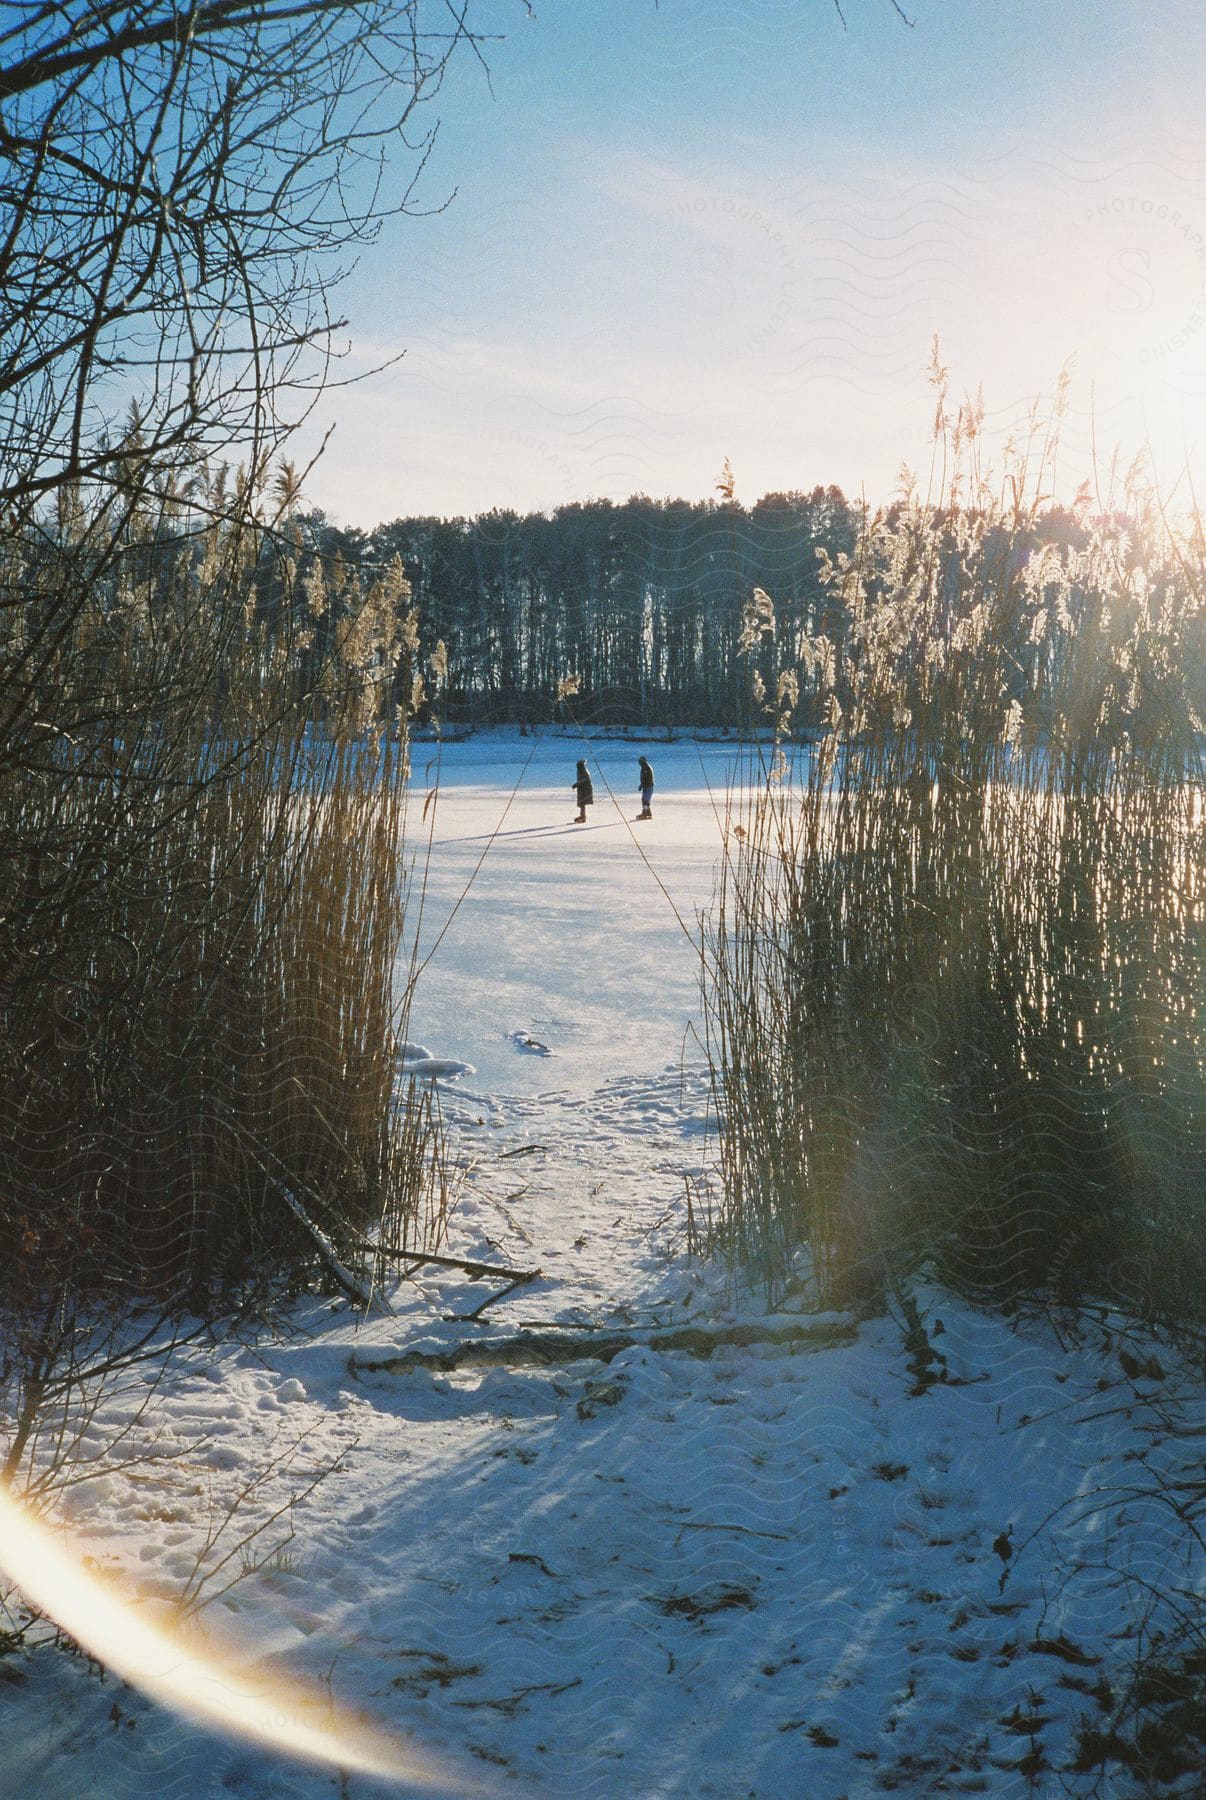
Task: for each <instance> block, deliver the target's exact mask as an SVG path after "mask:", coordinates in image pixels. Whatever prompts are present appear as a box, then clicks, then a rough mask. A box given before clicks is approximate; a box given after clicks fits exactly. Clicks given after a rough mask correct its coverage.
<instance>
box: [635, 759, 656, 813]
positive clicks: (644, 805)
mask: <svg viewBox="0 0 1206 1800" xmlns="http://www.w3.org/2000/svg"><path fill="white" fill-rule="evenodd" d="M637 761H638V763H639V765H640V789H641V810H640V812H639V813H638V814H637V818H638V819H651V818H652V817H653V768H652V765H651V764H650V762H649V759H648V757H646V756H641V757H638V758H637Z"/></svg>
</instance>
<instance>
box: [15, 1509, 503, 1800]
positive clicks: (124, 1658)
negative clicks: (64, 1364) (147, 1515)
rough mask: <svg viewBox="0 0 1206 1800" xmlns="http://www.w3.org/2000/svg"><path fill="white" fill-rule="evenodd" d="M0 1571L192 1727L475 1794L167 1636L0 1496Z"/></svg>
mask: <svg viewBox="0 0 1206 1800" xmlns="http://www.w3.org/2000/svg"><path fill="white" fill-rule="evenodd" d="M0 1567H2V1568H3V1569H4V1571H5V1573H6V1574H7V1575H8V1576H10V1577H11V1579H12V1580H13V1581H15V1582H16V1583H17V1585H18V1586H19V1587H20V1588H21V1590H22V1591H23V1593H24V1594H25V1596H26V1598H27V1599H28V1601H29V1603H30V1604H31V1605H32V1606H34V1607H36V1608H37V1609H38V1611H40V1612H42V1613H45V1614H46V1616H47V1617H48V1618H50V1619H53V1620H54V1622H55V1623H56V1624H57V1625H58V1626H60V1627H61V1629H62V1630H63V1631H65V1632H68V1633H69V1634H70V1635H71V1637H73V1638H74V1639H75V1640H76V1641H77V1643H79V1644H80V1645H81V1646H82V1647H83V1648H84V1649H85V1650H87V1651H88V1652H89V1654H90V1655H92V1656H94V1657H95V1658H96V1659H97V1660H98V1661H99V1662H102V1663H103V1664H104V1665H105V1666H106V1668H110V1669H112V1670H114V1671H115V1672H116V1673H117V1674H119V1675H120V1676H121V1677H122V1679H123V1680H125V1681H127V1682H129V1684H130V1685H131V1687H135V1688H137V1689H138V1690H139V1691H140V1692H141V1693H143V1694H145V1695H147V1696H148V1697H149V1698H151V1699H153V1700H156V1701H158V1702H160V1703H161V1704H162V1705H164V1706H166V1707H169V1708H171V1709H172V1710H173V1711H175V1712H178V1713H180V1714H182V1715H184V1716H185V1717H187V1718H190V1719H192V1720H194V1721H196V1722H198V1723H200V1724H203V1725H208V1726H211V1727H215V1728H217V1729H218V1730H221V1731H225V1732H233V1733H238V1734H239V1735H240V1736H242V1737H245V1738H249V1739H251V1740H253V1741H254V1742H256V1743H259V1744H261V1745H263V1746H264V1747H265V1748H266V1749H269V1750H276V1751H279V1752H283V1753H285V1754H288V1755H289V1756H292V1757H299V1758H302V1759H304V1760H306V1761H311V1762H318V1763H325V1764H328V1765H330V1766H332V1767H335V1768H339V1769H344V1770H347V1771H349V1772H353V1773H357V1774H364V1775H375V1776H381V1777H384V1778H386V1779H388V1780H392V1781H406V1782H407V1783H409V1784H411V1785H412V1786H413V1787H416V1788H418V1789H421V1790H422V1791H425V1792H428V1793H457V1794H465V1793H471V1792H482V1791H484V1790H483V1789H481V1788H480V1786H479V1787H477V1788H475V1787H474V1786H473V1785H472V1784H471V1783H467V1782H466V1780H465V1778H464V1777H463V1776H462V1775H461V1774H460V1773H458V1774H457V1775H456V1776H455V1777H453V1775H452V1774H451V1773H449V1772H447V1771H445V1770H442V1769H441V1768H439V1767H438V1766H437V1764H436V1763H435V1761H434V1759H431V1758H428V1757H424V1756H416V1755H415V1754H414V1753H413V1752H412V1751H410V1750H407V1749H404V1748H403V1747H402V1746H401V1745H400V1744H398V1743H397V1742H396V1741H395V1740H394V1739H392V1738H390V1737H389V1736H387V1735H386V1734H385V1733H384V1732H382V1731H380V1730H377V1729H374V1728H373V1727H371V1726H368V1725H366V1724H365V1723H364V1722H363V1721H362V1720H361V1719H359V1718H356V1717H353V1716H351V1715H350V1714H347V1713H343V1712H341V1710H340V1709H339V1708H338V1707H335V1706H332V1704H331V1703H330V1701H329V1700H328V1698H327V1696H326V1695H325V1694H322V1693H320V1692H319V1691H318V1690H316V1689H313V1688H309V1687H307V1685H306V1684H305V1682H304V1681H303V1680H302V1679H301V1678H300V1677H298V1676H295V1675H289V1676H288V1677H287V1678H286V1677H284V1676H280V1675H278V1676H276V1677H274V1678H269V1679H265V1678H263V1677H262V1676H260V1675H258V1674H256V1673H255V1672H254V1671H252V1670H250V1669H248V1668H247V1667H246V1666H243V1665H241V1664H240V1661H239V1660H238V1658H237V1657H235V1656H234V1655H232V1654H228V1653H223V1652H221V1651H220V1650H218V1649H216V1648H215V1647H214V1645H213V1644H212V1643H206V1644H202V1642H201V1640H200V1636H199V1634H195V1633H192V1632H188V1631H186V1630H185V1629H183V1628H181V1627H175V1628H172V1629H168V1628H166V1627H165V1626H163V1625H162V1624H158V1623H156V1622H154V1621H153V1620H151V1619H150V1618H148V1617H146V1616H145V1614H144V1612H143V1610H142V1609H141V1608H140V1606H139V1604H138V1602H137V1601H136V1600H135V1599H133V1598H131V1597H129V1596H127V1595H126V1594H123V1593H122V1592H121V1591H120V1590H119V1589H118V1588H117V1587H116V1586H115V1585H114V1584H113V1583H112V1582H111V1581H110V1580H108V1579H105V1580H101V1579H98V1577H97V1576H96V1575H95V1574H93V1573H92V1572H91V1570H90V1569H89V1568H88V1567H87V1565H86V1563H85V1562H84V1560H83V1558H82V1556H81V1555H80V1553H78V1552H77V1551H76V1550H75V1549H74V1548H73V1547H72V1546H71V1545H70V1544H69V1543H67V1542H65V1541H64V1540H63V1539H62V1538H61V1537H60V1536H58V1535H57V1534H56V1533H54V1532H52V1531H51V1530H50V1529H49V1528H48V1527H47V1526H46V1525H45V1524H43V1523H41V1522H40V1521H39V1520H36V1519H35V1518H33V1517H32V1515H31V1514H30V1513H29V1512H28V1511H27V1509H26V1508H25V1507H24V1506H22V1505H21V1503H20V1502H19V1501H17V1500H16V1499H14V1497H13V1496H12V1495H11V1494H10V1493H6V1492H5V1491H4V1489H3V1488H0Z"/></svg>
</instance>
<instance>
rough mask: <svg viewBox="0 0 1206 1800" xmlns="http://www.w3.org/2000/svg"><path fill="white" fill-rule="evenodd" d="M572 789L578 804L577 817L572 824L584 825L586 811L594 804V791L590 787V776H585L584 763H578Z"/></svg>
mask: <svg viewBox="0 0 1206 1800" xmlns="http://www.w3.org/2000/svg"><path fill="white" fill-rule="evenodd" d="M573 789H574V798H575V799H576V800H577V802H578V817H577V818H576V819H575V820H574V824H575V825H585V824H586V809H587V807H588V806H593V805H594V803H595V790H594V788H593V787H592V786H591V783H590V776H589V775H588V774H587V771H586V764H585V763H584V762H581V761H580V762H579V764H578V773H577V775H576V776H575V777H574V782H573Z"/></svg>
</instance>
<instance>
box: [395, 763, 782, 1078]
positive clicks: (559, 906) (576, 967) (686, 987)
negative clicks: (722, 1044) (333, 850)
mask: <svg viewBox="0 0 1206 1800" xmlns="http://www.w3.org/2000/svg"><path fill="white" fill-rule="evenodd" d="M641 754H644V755H645V756H647V757H648V758H649V760H650V761H651V763H652V764H653V767H654V772H655V776H656V789H655V793H654V800H653V818H652V820H650V821H648V822H643V823H636V822H635V815H636V813H637V812H639V810H640V801H639V799H638V796H637V792H636V788H637V758H638V755H641ZM749 755H750V753H749V751H748V750H746V751H745V752H744V753H742V752H741V751H740V750H739V748H738V747H737V746H736V745H734V744H731V743H729V744H726V743H720V742H700V743H695V742H689V741H680V742H677V743H673V744H669V743H666V742H664V741H663V742H650V741H640V742H638V741H637V740H636V739H635V738H634V739H633V740H631V741H629V742H623V741H619V740H617V739H615V738H610V739H608V738H604V739H598V740H590V739H575V738H571V737H561V736H556V737H553V736H541V737H540V738H537V739H534V738H523V737H520V736H519V734H518V732H517V731H510V732H504V731H499V732H494V733H489V734H482V735H479V736H477V737H474V738H473V739H471V740H470V741H469V742H467V743H454V744H446V745H443V746H441V747H438V749H437V747H436V746H434V745H426V744H417V745H416V746H415V747H414V751H413V765H414V777H413V784H414V791H415V802H414V811H413V822H412V827H411V830H412V839H413V841H412V842H411V844H410V845H409V846H408V852H409V854H410V855H412V856H415V857H416V858H418V859H419V862H418V866H419V869H420V870H421V868H422V857H423V854H424V846H423V844H421V843H420V838H421V836H423V835H424V834H425V833H426V832H430V836H431V851H430V864H429V867H428V872H427V892H426V898H425V902H424V905H423V917H422V923H421V926H420V929H419V944H420V957H421V958H427V957H429V958H430V960H429V961H428V962H427V965H426V967H425V968H424V970H423V974H422V976H421V978H420V981H419V984H418V988H417V992H416V996H415V1001H414V1011H413V1014H412V1017H411V1021H410V1028H409V1035H410V1036H411V1037H412V1038H414V1039H417V1040H419V1041H421V1042H422V1043H423V1044H425V1045H427V1046H428V1047H429V1048H431V1049H433V1050H434V1051H435V1052H436V1054H438V1055H440V1056H452V1057H459V1058H460V1059H461V1060H463V1061H465V1062H468V1063H472V1064H473V1066H474V1068H475V1070H476V1071H477V1073H476V1075H474V1076H470V1077H467V1079H466V1086H467V1087H480V1088H484V1089H486V1090H488V1091H489V1092H491V1093H495V1094H510V1095H521V1094H522V1095H532V1094H538V1093H543V1092H545V1091H547V1090H550V1089H557V1090H559V1091H561V1092H566V1093H575V1094H585V1093H589V1092H591V1091H593V1090H594V1089H595V1088H597V1087H598V1086H599V1085H600V1083H601V1082H602V1081H604V1080H606V1079H608V1078H610V1077H614V1076H620V1075H623V1074H626V1073H632V1072H635V1071H638V1070H639V1071H647V1072H651V1071H654V1070H661V1069H664V1068H665V1067H666V1066H667V1065H669V1064H673V1063H677V1062H678V1061H679V1060H680V1059H684V1058H685V1059H686V1060H687V1061H688V1062H689V1063H692V1064H695V1063H698V1062H699V1061H700V1052H699V1047H698V1041H697V1037H696V1032H697V1029H698V1022H699V1016H700V988H699V972H700V971H699V955H698V950H697V947H696V946H697V943H698V923H697V922H698V915H699V913H700V910H701V909H702V908H706V907H708V906H709V904H710V903H711V900H712V896H713V893H714V890H715V882H716V874H717V865H718V859H719V857H720V853H721V846H722V836H723V830H724V821H725V811H726V804H727V800H728V797H729V795H728V790H729V787H730V784H731V783H732V782H734V781H739V780H742V779H748V776H749ZM580 756H581V757H585V758H586V761H587V764H588V767H589V769H590V772H591V777H592V780H593V783H594V794H595V797H594V804H593V805H592V806H591V808H590V809H589V811H588V813H587V823H586V824H585V825H575V824H574V823H573V820H574V816H575V810H576V808H575V803H574V797H573V793H572V782H573V779H574V772H575V765H576V761H577V758H578V757H580ZM432 788H435V789H436V798H435V800H434V802H433V804H432V807H431V808H430V809H429V811H428V817H427V821H426V824H425V826H424V827H423V831H422V832H421V831H420V829H419V824H418V820H419V813H420V810H421V807H422V804H423V798H424V796H425V795H426V794H427V793H428V792H429V791H430V790H431V789H432ZM479 865H480V866H479ZM458 901H459V906H458ZM413 923H414V920H413V914H412V926H413ZM684 928H685V929H684ZM516 1032H526V1033H529V1034H530V1035H531V1036H533V1037H535V1038H536V1039H538V1040H539V1041H540V1042H541V1043H543V1044H545V1045H547V1047H548V1049H549V1050H550V1052H551V1053H552V1054H551V1055H550V1056H548V1057H545V1056H542V1055H539V1054H534V1053H532V1052H531V1051H530V1050H524V1049H522V1048H520V1047H519V1046H518V1045H517V1043H516V1041H515V1038H514V1035H513V1034H514V1033H516Z"/></svg>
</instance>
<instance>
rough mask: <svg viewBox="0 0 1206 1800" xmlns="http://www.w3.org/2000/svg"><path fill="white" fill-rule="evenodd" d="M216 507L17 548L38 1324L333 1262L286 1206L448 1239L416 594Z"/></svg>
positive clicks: (8, 628)
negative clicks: (414, 782) (407, 729)
mask: <svg viewBox="0 0 1206 1800" xmlns="http://www.w3.org/2000/svg"><path fill="white" fill-rule="evenodd" d="M202 499H203V500H204V501H205V502H206V504H204V505H200V504H197V503H196V502H194V504H193V505H192V506H191V507H190V508H188V509H185V508H183V507H181V506H180V505H174V506H173V505H164V504H163V503H162V502H159V503H154V502H153V501H152V500H151V498H150V497H149V495H140V496H138V497H137V504H133V505H131V508H130V513H129V518H128V520H127V521H126V523H125V525H124V526H123V527H122V529H121V531H120V532H117V531H115V530H114V526H113V520H112V517H111V516H108V517H105V518H103V519H97V518H96V517H90V516H89V515H88V512H87V508H86V505H84V504H83V503H81V505H80V507H79V509H78V511H77V512H76V513H75V514H74V515H73V516H72V517H70V518H68V519H64V518H63V517H62V514H61V513H60V517H59V519H58V520H57V521H56V522H55V525H54V528H53V529H52V528H50V527H48V528H47V530H46V531H45V532H44V533H42V534H41V535H40V536H37V537H33V536H31V535H30V534H29V533H28V532H26V533H25V534H23V535H22V536H21V537H20V538H19V539H16V540H14V539H13V538H12V537H11V536H10V537H9V538H8V539H7V540H5V542H4V543H3V545H2V546H0V553H2V557H3V577H4V580H3V585H4V592H5V599H6V602H7V604H6V606H5V608H4V610H3V611H2V612H0V636H2V642H0V652H2V654H3V660H4V667H5V675H6V681H5V685H4V694H5V697H6V703H7V704H6V718H5V721H4V725H3V730H2V731H0V843H2V844H3V846H4V854H3V859H2V861H0V1117H2V1119H3V1132H2V1134H0V1257H3V1259H4V1261H5V1265H6V1270H7V1274H6V1294H5V1299H6V1304H7V1305H9V1306H10V1307H14V1308H16V1309H17V1310H20V1309H21V1308H22V1307H24V1308H25V1309H26V1310H27V1312H28V1314H29V1316H30V1318H31V1319H33V1320H35V1321H36V1320H39V1319H41V1320H43V1323H42V1324H39V1325H37V1326H36V1329H38V1330H44V1329H47V1328H48V1327H47V1325H46V1323H45V1317H44V1309H45V1308H47V1307H50V1308H51V1310H52V1311H53V1308H54V1307H55V1306H56V1305H57V1304H58V1303H59V1297H61V1296H62V1295H63V1294H64V1293H71V1292H74V1291H77V1290H78V1289H80V1288H83V1289H85V1290H96V1291H101V1290H107V1291H110V1292H111V1291H113V1290H115V1289H118V1290H123V1291H126V1292H144V1293H146V1292H149V1293H152V1294H154V1295H156V1296H157V1297H160V1298H164V1297H169V1296H172V1297H175V1298H184V1299H187V1300H189V1301H190V1302H191V1303H192V1304H193V1305H194V1306H198V1307H206V1306H209V1305H210V1304H211V1303H212V1302H213V1299H214V1296H215V1294H217V1293H218V1292H219V1291H222V1290H225V1291H226V1292H227V1293H230V1292H232V1291H234V1290H236V1289H237V1288H243V1287H245V1286H246V1285H247V1284H248V1283H249V1282H254V1281H256V1280H259V1279H261V1278H270V1277H272V1278H275V1277H279V1276H280V1274H281V1272H282V1271H289V1270H292V1271H294V1272H295V1273H297V1274H300V1273H302V1272H303V1270H304V1268H305V1266H306V1265H307V1264H308V1262H309V1261H310V1260H311V1258H312V1254H313V1245H312V1242H311V1241H310V1240H309V1239H308V1238H307V1235H306V1233H305V1231H304V1229H303V1228H302V1227H301V1226H300V1225H299V1222H298V1220H297V1218H296V1216H295V1213H294V1211H293V1210H292V1208H291V1207H290V1204H289V1200H288V1199H287V1198H286V1196H290V1197H291V1198H292V1199H293V1200H294V1201H296V1202H298V1203H300V1205H301V1206H302V1207H303V1208H304V1209H305V1210H307V1211H308V1212H310V1213H311V1214H312V1215H313V1217H314V1220H315V1222H316V1223H317V1224H318V1225H320V1226H321V1227H322V1229H323V1230H324V1231H325V1232H327V1233H328V1235H330V1236H332V1237H334V1238H335V1239H336V1241H337V1242H338V1241H339V1239H340V1237H341V1236H348V1235H353V1234H355V1235H363V1234H364V1232H365V1228H366V1226H371V1225H372V1224H374V1223H376V1222H378V1221H380V1220H381V1219H382V1218H385V1219H387V1220H388V1222H389V1230H390V1232H391V1235H393V1236H394V1237H399V1236H402V1235H404V1234H405V1232H407V1231H412V1232H417V1231H420V1230H425V1229H428V1228H429V1227H430V1226H431V1225H432V1222H433V1219H434V1220H435V1221H436V1222H437V1224H438V1215H439V1211H440V1200H439V1195H440V1192H441V1183H442V1179H443V1178H442V1175H441V1173H440V1171H441V1170H442V1168H443V1163H442V1143H443V1139H442V1132H441V1130H440V1126H439V1118H438V1109H436V1108H435V1107H434V1105H433V1104H432V1102H431V1101H430V1099H429V1098H425V1097H424V1096H422V1095H416V1094H415V1093H414V1092H413V1090H406V1089H404V1088H403V1087H402V1085H401V1078H400V1068H399V1063H398V1057H397V1049H396V1043H397V1038H398V1036H399V1029H398V1028H399V1025H400V1022H401V1021H400V1019H399V997H398V993H397V988H396V983H397V971H398V960H399V951H400V946H401V942H402V938H403V934H404V923H405V906H406V893H405V882H404V879H403V867H402V854H403V844H404V833H405V799H406V766H405V758H406V746H405V737H404V732H403V734H402V735H401V736H400V735H399V733H398V731H397V729H396V725H397V701H398V696H399V695H404V694H405V693H406V692H407V691H408V684H409V681H410V679H411V671H410V667H409V664H410V661H411V659H412V657H413V649H414V642H415V634H414V630H413V621H410V620H409V616H408V608H407V601H408V590H407V588H406V584H405V581H404V578H403V576H402V573H401V569H400V567H397V568H395V569H393V570H391V571H387V572H386V573H385V574H384V575H383V576H382V577H381V579H380V580H379V581H378V582H377V583H376V584H375V586H374V587H373V588H371V589H370V590H369V591H367V592H361V590H360V588H359V587H358V586H357V585H356V584H355V583H354V582H351V581H350V580H349V579H348V578H346V577H345V576H344V575H343V573H342V572H341V571H333V572H332V571H327V572H326V573H325V575H324V572H323V571H322V570H321V569H319V568H316V567H315V566H314V564H313V562H312V560H309V561H308V560H307V558H306V556H305V554H304V546H303V544H302V542H301V539H300V535H299V534H298V533H297V532H296V530H295V529H294V528H293V527H291V526H290V525H289V524H288V522H287V521H280V520H278V521H277V522H276V524H275V526H274V527H273V528H271V529H269V528H267V527H266V526H265V525H264V524H263V523H262V522H261V520H260V519H259V518H258V517H257V513H256V509H255V507H254V506H253V504H252V501H251V497H244V503H241V504H240V503H239V497H238V496H236V497H235V499H236V503H235V504H233V505H232V504H231V502H230V499H229V497H228V496H227V495H225V494H224V493H215V492H214V490H213V488H212V487H210V488H207V489H206V490H205V492H204V494H203V495H202ZM207 514H208V516H209V521H210V522H206V518H207ZM97 546H99V549H98V548H97ZM316 646H317V648H316ZM404 710H405V709H404V708H403V712H404ZM433 1183H434V1188H433ZM30 1328H31V1329H34V1327H33V1326H31V1327H30Z"/></svg>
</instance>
